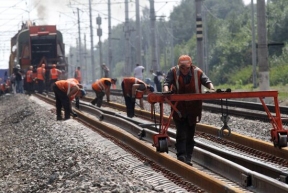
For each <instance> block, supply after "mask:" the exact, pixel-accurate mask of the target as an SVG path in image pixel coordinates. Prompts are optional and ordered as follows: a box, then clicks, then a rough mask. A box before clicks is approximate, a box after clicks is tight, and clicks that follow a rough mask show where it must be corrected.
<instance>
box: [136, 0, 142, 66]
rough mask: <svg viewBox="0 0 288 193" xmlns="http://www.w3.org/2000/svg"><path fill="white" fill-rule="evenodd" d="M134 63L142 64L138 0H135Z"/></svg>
mask: <svg viewBox="0 0 288 193" xmlns="http://www.w3.org/2000/svg"><path fill="white" fill-rule="evenodd" d="M135 6H136V63H137V64H140V65H142V60H141V58H142V57H141V53H142V46H141V42H142V34H141V26H140V11H139V0H136V3H135Z"/></svg>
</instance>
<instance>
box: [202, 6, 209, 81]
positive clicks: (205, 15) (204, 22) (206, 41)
mask: <svg viewBox="0 0 288 193" xmlns="http://www.w3.org/2000/svg"><path fill="white" fill-rule="evenodd" d="M203 12H204V13H203V27H204V66H205V67H204V69H203V70H204V72H205V74H207V75H208V76H209V70H210V69H209V52H208V35H207V34H208V32H207V9H205V10H204V11H203Z"/></svg>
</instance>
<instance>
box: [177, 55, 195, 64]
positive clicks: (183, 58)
mask: <svg viewBox="0 0 288 193" xmlns="http://www.w3.org/2000/svg"><path fill="white" fill-rule="evenodd" d="M191 64H192V59H191V57H190V56H188V55H181V56H180V57H179V59H178V65H179V66H181V65H187V66H188V65H189V66H190V65H191Z"/></svg>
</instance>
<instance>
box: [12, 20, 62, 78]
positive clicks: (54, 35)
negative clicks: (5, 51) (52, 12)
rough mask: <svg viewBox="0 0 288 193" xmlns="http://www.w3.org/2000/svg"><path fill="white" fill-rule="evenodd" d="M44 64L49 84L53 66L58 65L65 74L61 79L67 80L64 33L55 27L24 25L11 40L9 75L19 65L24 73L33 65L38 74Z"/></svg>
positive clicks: (27, 23)
mask: <svg viewBox="0 0 288 193" xmlns="http://www.w3.org/2000/svg"><path fill="white" fill-rule="evenodd" d="M42 63H45V64H46V67H45V68H46V80H47V81H46V82H49V81H48V79H49V72H50V69H51V67H52V64H57V68H58V69H59V70H61V71H62V72H63V73H62V74H61V76H60V77H59V79H66V78H67V73H68V63H67V58H66V57H65V45H64V43H63V36H62V33H61V32H60V31H59V30H57V29H56V26H55V25H35V24H32V23H31V22H26V24H24V23H23V24H22V27H21V29H20V30H19V31H18V33H16V34H15V35H14V36H13V37H12V38H11V54H10V58H9V74H10V75H11V74H12V73H13V68H14V67H15V66H16V65H17V64H19V65H20V67H21V69H22V70H23V71H24V72H26V71H27V70H28V68H29V66H30V65H32V66H33V70H34V72H35V73H36V69H37V68H38V67H39V66H40V65H41V64H42Z"/></svg>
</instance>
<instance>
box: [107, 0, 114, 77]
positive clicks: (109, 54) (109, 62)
mask: <svg viewBox="0 0 288 193" xmlns="http://www.w3.org/2000/svg"><path fill="white" fill-rule="evenodd" d="M107 66H108V68H109V69H110V73H109V74H110V77H112V74H111V73H112V68H113V67H114V66H113V64H112V49H111V3H110V0H108V64H107Z"/></svg>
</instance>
